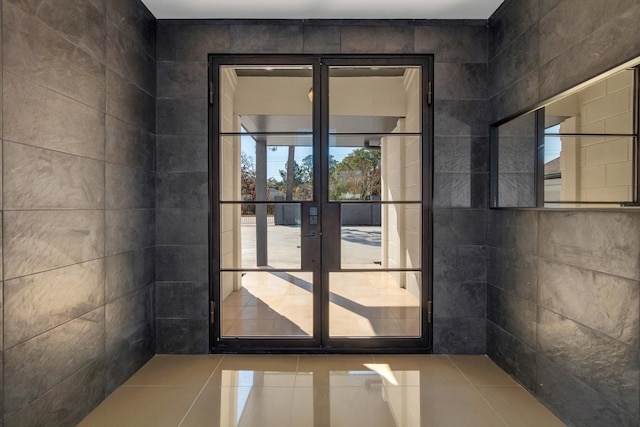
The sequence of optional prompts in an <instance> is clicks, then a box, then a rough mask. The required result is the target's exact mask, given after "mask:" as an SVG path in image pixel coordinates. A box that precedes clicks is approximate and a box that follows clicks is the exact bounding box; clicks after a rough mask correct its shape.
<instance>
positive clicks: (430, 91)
mask: <svg viewBox="0 0 640 427" xmlns="http://www.w3.org/2000/svg"><path fill="white" fill-rule="evenodd" d="M432 96H433V90H432V88H431V82H429V87H428V88H427V104H429V105H431V98H432Z"/></svg>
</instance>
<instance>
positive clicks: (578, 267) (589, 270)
mask: <svg viewBox="0 0 640 427" xmlns="http://www.w3.org/2000/svg"><path fill="white" fill-rule="evenodd" d="M537 258H538V259H540V260H544V261H545V262H547V263H549V264H555V265H564V266H568V267H572V268H574V269H576V270H580V271H583V272H585V273H596V274H598V275H601V276H609V277H615V278H619V279H624V280H626V281H631V282H636V284H638V287H640V278H632V277H625V276H620V275H619V274H615V273H611V272H607V271H600V270H594V269H593V268H586V267H584V266H581V265H574V264H570V263H567V262H561V261H558V260H557V259H556V258H545V257H544V256H542V255H537Z"/></svg>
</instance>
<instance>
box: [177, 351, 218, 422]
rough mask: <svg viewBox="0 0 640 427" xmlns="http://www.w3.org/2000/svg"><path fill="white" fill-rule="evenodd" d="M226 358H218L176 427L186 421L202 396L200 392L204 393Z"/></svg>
mask: <svg viewBox="0 0 640 427" xmlns="http://www.w3.org/2000/svg"><path fill="white" fill-rule="evenodd" d="M212 356H213V355H212ZM225 357H226V355H224V354H223V355H222V357H221V358H220V360H219V361H218V364H217V365H216V367H215V368H213V371H211V374H209V377H208V378H207V380H206V381H205V382H204V384H203V385H202V388H201V389H200V391H199V392H198V394H197V395H196V397H195V398H194V399H193V402H191V405H189V408H187V411H186V412H185V413H184V415H183V416H182V419H181V420H180V422H179V423H178V426H177V427H180V426H181V425H182V423H184V420H186V419H187V415H189V413H190V412H191V410H192V409H193V407H194V405H195V404H196V402H197V401H198V399H199V398H200V396H201V395H202V392H204V389H205V388H206V387H207V384H209V381H211V378H212V377H213V375H214V374H215V373H216V371H217V370H218V368H219V367H220V365H221V364H222V361H223V360H224V358H225Z"/></svg>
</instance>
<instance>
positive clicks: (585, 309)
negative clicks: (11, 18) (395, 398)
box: [487, 0, 640, 426]
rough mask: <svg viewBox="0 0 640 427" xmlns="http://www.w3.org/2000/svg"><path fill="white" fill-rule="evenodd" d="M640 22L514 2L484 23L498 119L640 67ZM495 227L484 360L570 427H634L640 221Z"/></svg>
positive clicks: (589, 5)
mask: <svg viewBox="0 0 640 427" xmlns="http://www.w3.org/2000/svg"><path fill="white" fill-rule="evenodd" d="M639 18H640V5H639V4H638V2H637V1H635V0H633V1H627V0H619V1H607V0H585V1H582V0H540V1H535V0H527V1H523V0H509V1H507V2H506V3H505V4H503V6H501V8H500V9H499V10H498V11H497V12H496V13H495V14H494V15H493V17H492V18H491V19H490V21H489V40H490V42H489V52H490V53H489V56H490V58H489V76H490V77H489V80H490V82H489V90H490V92H489V98H490V100H489V103H490V106H491V107H490V116H491V120H499V119H502V118H505V117H508V116H510V115H512V114H516V113H518V112H519V111H522V110H526V109H527V108H531V107H532V106H534V105H535V104H537V103H540V102H543V101H544V100H545V99H546V98H548V97H550V96H552V95H556V94H558V93H561V92H562V91H564V90H567V89H569V88H571V87H572V86H574V85H577V84H579V83H581V82H583V81H585V80H586V79H589V78H591V77H594V76H596V75H598V74H600V73H602V72H604V71H606V70H607V69H609V68H612V67H614V66H616V65H619V64H621V63H624V62H626V61H628V60H630V59H633V58H635V57H637V56H639V55H640V39H638V37H637V36H636V35H635V32H636V31H635V27H636V25H635V24H634V21H635V22H637V20H638V19H639ZM518 188H520V189H522V188H523V187H522V186H519V187H518ZM488 224H489V226H488V235H487V244H488V293H487V296H488V299H487V306H488V312H487V352H488V354H489V355H490V356H491V358H493V359H494V360H495V361H496V362H497V363H498V364H499V365H500V366H501V367H502V368H503V369H505V370H506V371H507V372H509V373H510V374H512V375H513V376H514V377H515V378H516V379H518V381H520V382H521V383H522V384H523V385H524V386H525V387H526V388H528V389H529V390H530V391H532V392H533V393H534V394H535V395H537V396H538V398H539V399H540V400H541V401H542V402H543V403H545V404H546V405H547V406H548V407H549V408H550V409H551V410H552V411H554V412H555V413H556V414H557V415H558V416H560V417H561V418H562V419H563V420H564V421H565V422H566V423H568V424H569V425H575V426H609V425H623V426H631V425H638V424H639V423H640V418H639V417H640V369H639V360H640V359H639V349H640V347H639V344H638V343H639V341H640V332H639V331H640V315H639V312H640V238H638V236H640V233H639V230H640V213H639V212H638V211H622V210H610V211H594V210H591V211H589V210H580V211H576V210H573V211H571V210H563V211H550V210H499V211H491V212H490V213H489V220H488Z"/></svg>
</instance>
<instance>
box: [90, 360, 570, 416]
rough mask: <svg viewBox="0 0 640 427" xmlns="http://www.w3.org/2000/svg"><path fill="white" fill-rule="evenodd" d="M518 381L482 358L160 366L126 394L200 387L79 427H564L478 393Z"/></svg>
mask: <svg viewBox="0 0 640 427" xmlns="http://www.w3.org/2000/svg"><path fill="white" fill-rule="evenodd" d="M217 362H219V364H218V363H217ZM454 362H455V363H454ZM215 365H218V366H217V368H216V367H215ZM212 371H213V374H211V372H212ZM462 372H465V374H464V375H463V373H462ZM505 376H506V377H505ZM207 379H208V382H207V383H206V384H205V385H204V386H201V385H200V384H202V383H203V382H204V381H207ZM469 379H472V380H473V381H475V383H474V384H475V385H474V384H471V383H470V382H469ZM511 381H512V380H510V381H509V378H508V375H506V374H505V373H504V372H503V371H501V370H500V369H499V368H497V366H495V365H494V364H493V362H491V361H490V360H489V359H488V358H486V357H485V356H438V355H301V356H296V355H291V356H288V355H287V356H282V355H225V356H220V355H217V356H182V355H181V356H156V357H154V358H153V359H152V360H151V361H150V362H149V363H148V364H147V365H145V366H144V367H143V368H142V369H141V370H140V371H139V372H138V373H136V374H135V375H134V377H132V379H131V380H130V382H129V383H128V384H130V383H133V382H137V383H139V384H193V385H186V386H177V385H126V386H122V387H120V388H118V389H117V390H116V391H115V392H114V393H113V394H112V395H111V396H110V397H109V398H108V399H107V400H106V401H104V402H103V403H102V404H101V405H100V406H99V407H98V408H96V409H95V410H94V411H93V412H92V413H91V414H89V416H88V417H87V418H86V419H85V420H84V421H83V422H82V423H81V424H80V426H81V427H102V426H109V427H114V426H117V427H129V426H131V427H133V426H135V427H146V426H153V427H164V426H167V427H168V426H172V427H175V426H181V427H192V426H197V427H200V426H224V427H228V426H229V425H242V426H243V427H252V426H259V427H263V426H267V427H270V426H278V427H280V426H291V427H306V426H311V425H321V426H332V427H336V426H349V427H353V426H355V427H357V426H367V427H375V426H380V427H418V426H436V427H449V426H452V427H454V426H455V427H466V426H470V427H501V426H502V427H504V426H509V427H536V426H541V427H556V426H558V427H559V426H562V425H563V424H562V423H561V422H560V421H559V420H558V419H557V418H555V417H554V416H553V414H551V413H550V412H549V411H548V410H547V409H546V408H544V406H543V405H542V404H541V403H539V402H538V401H537V400H536V399H535V398H534V397H533V396H531V395H530V394H529V393H527V391H526V390H525V389H523V388H522V387H520V386H519V385H506V386H504V385H498V386H492V385H490V386H485V385H479V384H480V383H499V382H507V383H510V384H511ZM181 420H182V423H181Z"/></svg>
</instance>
